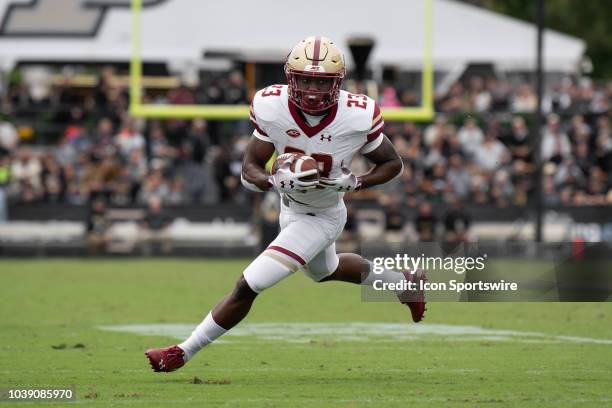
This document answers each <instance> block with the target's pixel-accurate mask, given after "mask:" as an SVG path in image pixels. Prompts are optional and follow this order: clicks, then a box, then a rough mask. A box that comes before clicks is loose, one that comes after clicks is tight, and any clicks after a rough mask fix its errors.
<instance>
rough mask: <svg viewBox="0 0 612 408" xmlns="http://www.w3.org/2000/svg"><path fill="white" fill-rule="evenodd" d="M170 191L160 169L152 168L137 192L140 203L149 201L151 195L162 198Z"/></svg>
mask: <svg viewBox="0 0 612 408" xmlns="http://www.w3.org/2000/svg"><path fill="white" fill-rule="evenodd" d="M169 193H170V188H169V187H168V184H167V183H166V180H165V179H164V177H163V174H162V171H161V170H160V169H154V170H153V171H152V172H151V173H150V174H149V175H148V176H147V178H146V180H145V182H144V184H143V186H142V188H141V190H140V194H139V201H140V202H141V203H149V202H150V201H151V199H152V198H153V197H157V198H159V199H163V198H164V197H167V196H168V194H169Z"/></svg>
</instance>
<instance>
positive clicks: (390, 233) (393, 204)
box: [385, 196, 406, 243]
mask: <svg viewBox="0 0 612 408" xmlns="http://www.w3.org/2000/svg"><path fill="white" fill-rule="evenodd" d="M405 225H406V216H405V215H404V213H403V212H402V210H401V208H400V206H399V200H398V199H397V197H396V196H393V197H392V199H391V200H390V202H389V204H388V205H387V207H386V208H385V240H386V241H387V242H397V243H401V242H404V240H405V237H406V234H405V229H404V227H405Z"/></svg>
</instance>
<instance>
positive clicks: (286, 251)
mask: <svg viewBox="0 0 612 408" xmlns="http://www.w3.org/2000/svg"><path fill="white" fill-rule="evenodd" d="M268 249H272V250H274V251H277V252H280V253H281V254H285V255H287V256H289V257H291V258H293V259H295V260H296V261H298V262H299V263H300V265H304V264H305V263H306V261H305V260H303V259H302V257H301V256H299V255H298V254H296V253H295V252H291V251H290V250H288V249H285V248H283V247H279V246H276V245H271V246H269V247H268Z"/></svg>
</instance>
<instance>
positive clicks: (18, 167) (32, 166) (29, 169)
mask: <svg viewBox="0 0 612 408" xmlns="http://www.w3.org/2000/svg"><path fill="white" fill-rule="evenodd" d="M18 155H19V156H18V157H17V159H16V160H13V161H12V163H11V171H10V174H11V191H13V193H14V194H15V195H17V197H18V200H19V201H22V202H31V201H36V200H37V199H38V198H40V197H42V195H43V186H42V183H41V177H40V176H41V173H42V166H41V164H40V160H39V159H38V157H36V156H35V155H34V153H33V152H32V149H31V148H30V147H29V146H22V147H20V148H19V152H18Z"/></svg>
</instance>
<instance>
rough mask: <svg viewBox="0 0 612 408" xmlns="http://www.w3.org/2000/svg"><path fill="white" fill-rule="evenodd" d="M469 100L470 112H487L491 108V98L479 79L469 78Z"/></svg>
mask: <svg viewBox="0 0 612 408" xmlns="http://www.w3.org/2000/svg"><path fill="white" fill-rule="evenodd" d="M469 98H470V105H471V110H473V111H475V112H487V111H488V110H489V109H490V108H491V103H492V96H491V93H490V92H489V90H488V89H487V88H485V86H484V81H483V80H482V78H480V77H472V78H470V90H469Z"/></svg>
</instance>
